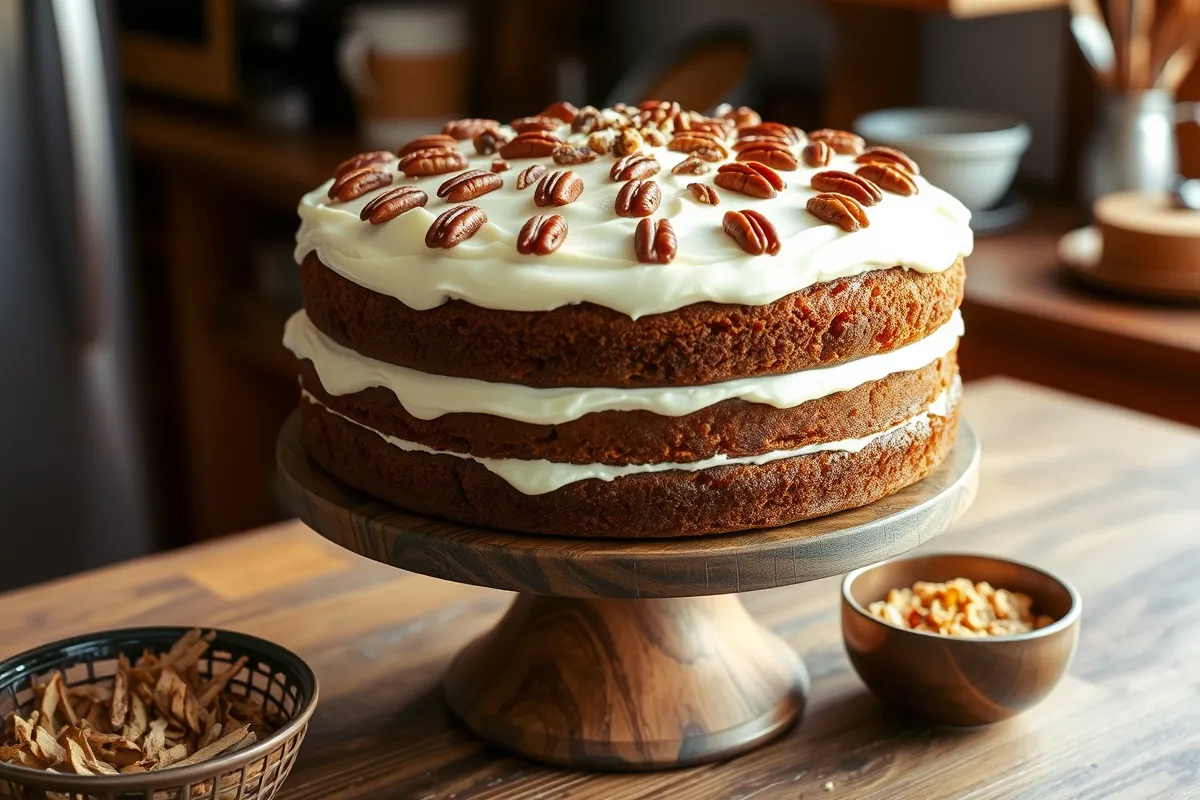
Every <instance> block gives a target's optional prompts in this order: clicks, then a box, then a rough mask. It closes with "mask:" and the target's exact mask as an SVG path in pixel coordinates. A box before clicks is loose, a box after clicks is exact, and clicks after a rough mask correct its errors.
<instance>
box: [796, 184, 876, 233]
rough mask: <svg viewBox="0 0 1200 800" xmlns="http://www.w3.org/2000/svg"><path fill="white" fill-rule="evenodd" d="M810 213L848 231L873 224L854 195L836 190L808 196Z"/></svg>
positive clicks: (851, 231) (807, 206) (807, 205)
mask: <svg viewBox="0 0 1200 800" xmlns="http://www.w3.org/2000/svg"><path fill="white" fill-rule="evenodd" d="M804 207H805V208H807V209H808V213H810V214H812V215H813V216H814V217H816V218H817V219H819V220H821V221H822V222H825V223H828V224H830V225H837V226H838V227H839V228H841V229H842V230H844V231H846V232H847V233H853V232H854V231H857V230H862V229H863V228H866V227H868V226H869V225H870V224H871V221H870V220H869V219H867V212H866V211H864V210H863V207H862V206H860V205H859V204H858V201H857V200H855V199H854V198H853V197H847V196H846V195H844V194H837V193H836V192H822V193H821V194H817V195H813V196H812V197H810V198H808V203H807V204H805V206H804Z"/></svg>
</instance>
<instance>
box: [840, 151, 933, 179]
mask: <svg viewBox="0 0 1200 800" xmlns="http://www.w3.org/2000/svg"><path fill="white" fill-rule="evenodd" d="M854 160H855V161H857V162H858V163H859V164H873V163H876V162H882V163H884V164H898V165H899V166H901V167H904V168H905V169H906V170H908V171H909V172H911V173H912V174H913V175H920V174H921V168H920V167H918V166H917V162H916V161H913V160H912V157H911V156H909V154H908V153H905V152H902V151H900V150H897V149H896V148H894V147H868V148H867V149H866V150H863V151H862V155H860V156H859V157H858V158H856V159H854Z"/></svg>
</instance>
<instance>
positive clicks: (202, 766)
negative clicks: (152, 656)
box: [0, 628, 317, 800]
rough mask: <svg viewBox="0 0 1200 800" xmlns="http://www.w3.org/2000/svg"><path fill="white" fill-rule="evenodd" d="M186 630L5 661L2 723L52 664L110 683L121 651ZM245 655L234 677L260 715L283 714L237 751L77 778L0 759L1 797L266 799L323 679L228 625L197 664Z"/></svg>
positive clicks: (65, 645)
mask: <svg viewBox="0 0 1200 800" xmlns="http://www.w3.org/2000/svg"><path fill="white" fill-rule="evenodd" d="M188 630H189V629H188V628H126V629H123V630H115V631H103V632H100V633H90V634H86V635H84V636H76V637H74V638H72V639H64V640H62V641H58V642H53V643H51V644H47V645H42V646H41V647H38V648H36V649H34V650H28V651H26V652H24V653H21V654H20V655H16V656H13V657H12V658H9V659H6V660H5V661H3V662H0V720H3V719H7V718H8V715H9V714H10V713H11V712H13V711H17V712H18V713H20V714H21V715H22V716H25V717H28V716H29V714H30V712H31V711H32V710H33V708H34V707H35V703H36V698H35V695H34V691H33V687H34V685H35V683H37V682H40V681H41V679H42V678H43V677H44V676H46V675H48V674H50V673H52V672H53V671H55V670H58V671H60V672H62V676H63V679H64V681H65V682H66V684H67V686H76V685H79V684H89V683H96V682H100V681H110V680H112V678H113V675H114V674H115V673H116V669H117V656H118V655H119V654H122V653H124V654H125V656H126V657H128V658H129V659H130V660H135V661H136V660H137V658H138V656H140V655H141V654H142V652H143V650H147V649H148V650H150V651H151V652H156V653H160V652H166V651H167V650H169V649H170V647H171V645H172V644H174V643H175V642H176V641H177V640H178V639H179V637H181V636H183V635H184V634H185V633H187V631H188ZM242 656H245V657H246V658H247V661H246V665H245V667H244V668H243V669H242V670H241V671H240V672H239V673H238V674H237V675H236V676H235V677H234V678H233V679H232V680H231V681H230V683H229V687H230V688H233V689H238V690H240V691H241V692H243V693H244V694H246V695H248V696H249V697H250V699H251V700H254V701H256V702H259V703H261V704H262V705H263V709H264V711H265V712H266V713H267V714H269V715H271V716H274V717H278V718H280V719H284V720H286V722H284V723H283V725H282V726H281V727H280V728H279V729H278V730H276V731H275V732H274V733H272V734H271V735H270V736H267V737H265V738H264V739H263V740H262V741H259V742H255V743H254V744H252V745H250V746H249V747H246V748H244V749H241V750H237V751H235V752H232V753H226V754H222V755H219V756H217V757H215V758H212V759H210V760H208V761H202V762H200V763H197V764H190V765H187V766H182V767H177V768H171V767H168V768H165V769H162V770H156V771H151V772H141V773H137V774H131V775H94V776H93V775H73V774H64V773H58V772H48V771H42V770H37V769H33V768H31V767H24V766H20V765H16V764H7V763H3V762H0V800H8V798H13V799H14V800H269V799H270V798H272V797H274V796H275V793H276V792H278V791H279V789H280V787H281V786H283V782H284V780H286V779H287V776H288V773H289V772H290V771H291V768H292V764H293V763H295V760H296V753H297V752H298V751H299V749H300V742H301V741H302V740H303V739H304V734H305V733H306V732H307V730H308V721H309V719H310V718H311V717H312V713H313V710H314V709H315V708H316V706H317V678H316V676H315V675H314V674H313V671H312V670H311V669H310V668H309V666H308V665H307V664H305V663H304V662H303V661H302V660H301V659H300V658H299V657H298V656H296V655H295V654H294V653H292V652H291V651H289V650H286V649H284V648H282V647H280V646H279V645H277V644H273V643H271V642H268V641H265V640H263V639H259V638H258V637H256V636H248V635H246V634H244V633H234V632H232V631H223V630H217V631H216V638H215V639H214V640H213V642H212V645H211V646H210V647H209V649H208V652H207V653H205V655H204V656H203V657H202V658H201V659H200V661H199V663H198V664H197V667H198V668H199V671H200V675H201V676H202V677H206V678H207V677H211V676H212V675H213V674H214V673H220V672H221V671H223V670H225V669H227V668H228V667H229V665H230V664H232V663H233V662H235V661H237V660H238V659H239V658H241V657H242Z"/></svg>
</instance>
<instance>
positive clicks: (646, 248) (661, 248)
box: [633, 217, 679, 264]
mask: <svg viewBox="0 0 1200 800" xmlns="http://www.w3.org/2000/svg"><path fill="white" fill-rule="evenodd" d="M633 249H634V252H636V253H637V260H638V261H641V262H642V263H643V264H669V263H671V261H672V260H673V259H674V258H675V253H676V252H677V251H678V249H679V242H678V241H677V240H676V239H675V230H674V228H672V227H671V221H670V220H669V219H660V220H659V221H658V222H655V221H654V220H652V219H650V217H645V218H643V219H642V221H641V222H639V223H638V225H637V229H636V230H634V232H633Z"/></svg>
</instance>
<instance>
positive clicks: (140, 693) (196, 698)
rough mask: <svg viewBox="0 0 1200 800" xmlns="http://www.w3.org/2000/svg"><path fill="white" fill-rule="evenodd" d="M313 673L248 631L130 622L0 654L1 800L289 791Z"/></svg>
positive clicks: (261, 797) (140, 799)
mask: <svg viewBox="0 0 1200 800" xmlns="http://www.w3.org/2000/svg"><path fill="white" fill-rule="evenodd" d="M316 702H317V683H316V677H315V676H314V675H313V673H312V670H311V669H309V668H308V666H307V665H306V664H305V663H304V662H303V661H302V660H301V659H300V658H298V657H297V656H296V655H294V654H293V653H291V652H289V651H287V650H285V649H283V648H282V647H279V646H278V645H275V644H272V643H270V642H267V641H264V640H262V639H258V638H256V637H253V636H248V635H246V634H240V633H233V632H230V631H208V632H204V631H201V630H200V629H192V630H187V629H185V628H131V629H127V630H119V631H107V632H103V633H97V634H89V635H85V636H79V637H75V638H74V639H68V640H64V641H61V642H55V643H53V644H48V645H44V646H42V647H39V648H37V649H35V650H30V651H28V652H26V653H22V654H20V655H17V656H14V657H12V658H9V659H7V660H5V661H4V662H2V663H0V720H2V721H3V723H2V726H0V798H6V797H11V798H26V797H39V798H40V797H47V798H53V799H54V800H59V798H71V799H72V800H75V798H89V799H90V798H105V799H106V800H107V799H108V798H120V800H133V799H134V798H137V800H184V799H185V798H188V799H189V800H190V798H212V799H213V800H216V799H217V798H228V799H230V800H232V798H243V799H244V800H250V798H257V799H258V800H268V799H269V798H271V797H273V796H274V795H275V793H276V792H277V791H278V790H279V788H280V787H281V786H282V784H283V781H284V780H285V779H286V778H287V775H288V772H289V771H290V769H291V766H292V764H293V763H294V761H295V758H296V753H297V751H298V749H299V746H300V742H301V740H302V739H303V737H304V733H305V731H306V729H307V726H308V720H309V718H310V717H311V715H312V712H313V709H314V708H315V707H316Z"/></svg>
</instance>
